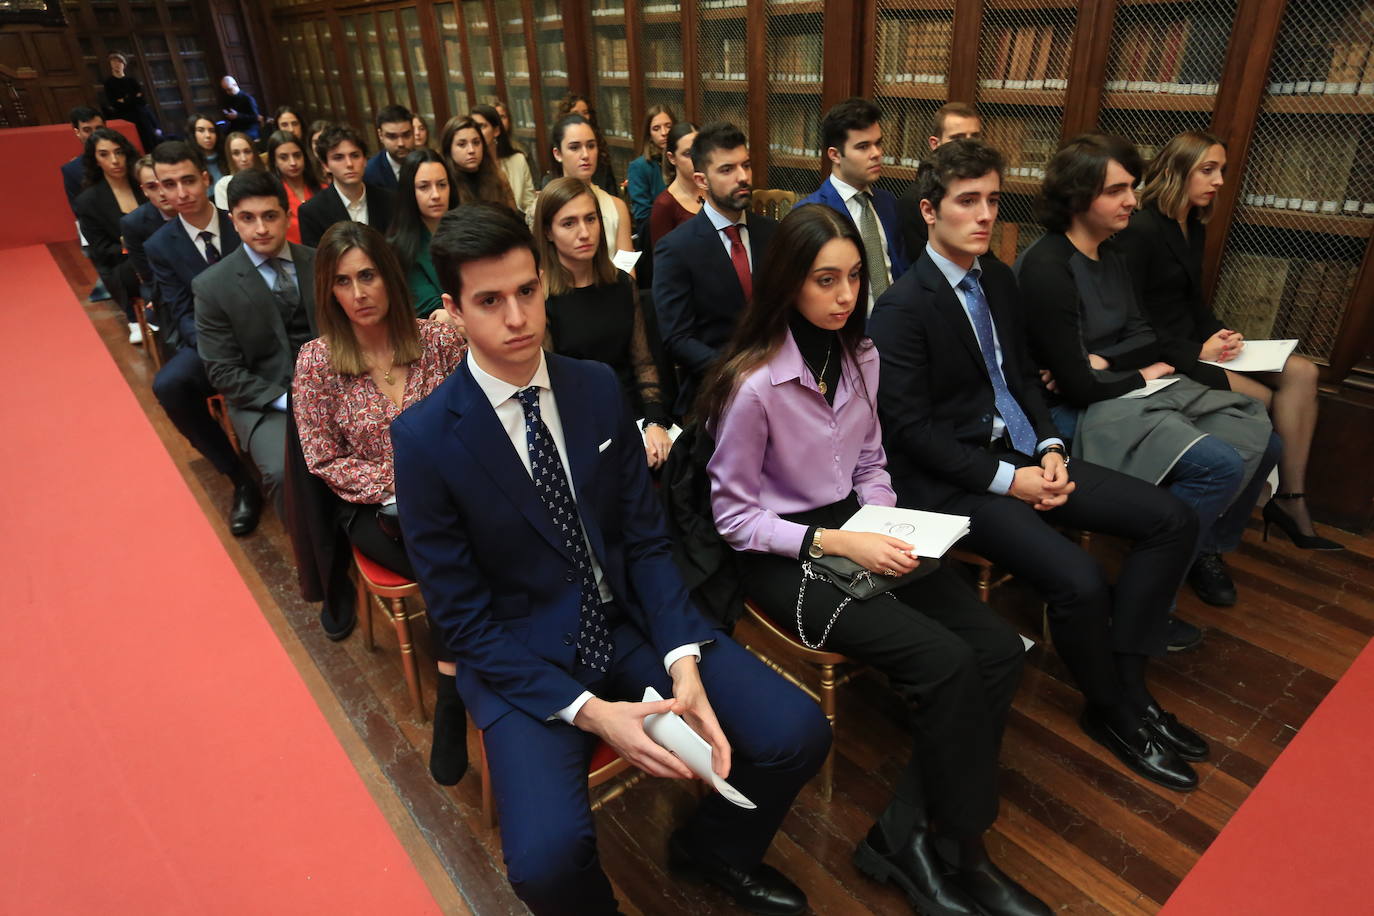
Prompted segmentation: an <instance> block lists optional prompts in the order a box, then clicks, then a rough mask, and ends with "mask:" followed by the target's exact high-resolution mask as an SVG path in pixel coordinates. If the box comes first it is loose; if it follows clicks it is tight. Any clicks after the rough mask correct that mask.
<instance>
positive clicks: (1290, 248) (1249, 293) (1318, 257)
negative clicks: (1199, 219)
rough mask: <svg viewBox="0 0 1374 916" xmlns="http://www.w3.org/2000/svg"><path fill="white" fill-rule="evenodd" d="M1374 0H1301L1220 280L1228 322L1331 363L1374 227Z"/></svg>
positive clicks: (1274, 73) (1292, 11)
mask: <svg viewBox="0 0 1374 916" xmlns="http://www.w3.org/2000/svg"><path fill="white" fill-rule="evenodd" d="M1371 38H1374V2H1371V0H1365V2H1362V3H1361V2H1355V3H1348V2H1347V3H1331V2H1327V3H1290V4H1289V5H1288V8H1287V12H1286V13H1285V14H1284V19H1283V23H1282V25H1281V26H1280V29H1279V37H1278V44H1277V47H1276V48H1275V50H1274V55H1273V57H1272V59H1271V61H1270V66H1269V85H1268V87H1267V89H1266V93H1265V98H1264V100H1263V102H1262V104H1261V108H1260V116H1259V121H1258V122H1257V124H1256V125H1255V133H1254V139H1253V141H1252V145H1251V149H1250V154H1249V159H1248V162H1247V163H1246V167H1245V174H1244V176H1243V179H1242V184H1241V189H1240V195H1239V200H1238V206H1237V210H1236V215H1235V222H1234V225H1233V229H1232V232H1231V234H1230V236H1229V237H1228V241H1227V245H1226V254H1225V257H1224V258H1223V260H1222V265H1221V275H1220V278H1219V281H1218V285H1217V294H1216V299H1215V309H1216V311H1217V313H1218V315H1219V316H1220V317H1221V319H1222V320H1223V321H1225V322H1227V323H1228V324H1233V325H1234V326H1235V327H1236V328H1237V329H1238V330H1241V331H1242V332H1244V333H1246V334H1247V335H1248V336H1251V337H1296V338H1298V339H1299V340H1300V341H1301V343H1299V344H1298V351H1299V352H1300V353H1303V354H1305V355H1307V356H1311V357H1313V358H1315V359H1318V360H1321V361H1323V362H1325V361H1327V360H1329V359H1330V356H1331V351H1332V348H1333V346H1334V345H1335V342H1336V338H1337V334H1338V333H1339V331H1340V326H1341V322H1342V319H1343V317H1344V315H1345V311H1346V308H1347V306H1348V305H1349V303H1350V299H1351V293H1352V291H1353V289H1354V285H1355V280H1356V274H1357V272H1358V270H1359V264H1360V258H1361V256H1362V254H1363V251H1364V248H1365V247H1366V245H1367V243H1368V238H1369V235H1370V231H1371V228H1374V123H1372V122H1374V119H1371V118H1370V117H1369V115H1370V114H1371V113H1374V60H1372V59H1370V55H1369V48H1370V45H1371Z"/></svg>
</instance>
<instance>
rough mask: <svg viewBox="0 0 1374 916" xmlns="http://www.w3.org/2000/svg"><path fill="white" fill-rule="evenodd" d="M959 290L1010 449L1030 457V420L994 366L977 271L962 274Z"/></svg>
mask: <svg viewBox="0 0 1374 916" xmlns="http://www.w3.org/2000/svg"><path fill="white" fill-rule="evenodd" d="M959 288H960V289H961V290H963V291H964V298H965V300H966V301H967V303H968V314H969V318H971V319H972V320H973V332H974V334H975V335H977V337H978V349H979V350H981V351H983V366H984V367H985V368H986V369H987V370H988V378H989V379H991V380H992V391H993V395H994V398H995V403H996V405H997V415H998V416H1000V417H1001V418H1002V422H1003V423H1005V424H1006V425H1007V434H1008V435H1009V436H1011V446H1012V448H1014V449H1016V450H1017V451H1018V452H1020V453H1021V454H1023V455H1034V454H1035V442H1036V439H1035V427H1033V426H1031V421H1030V418H1029V417H1027V416H1026V412H1025V411H1024V410H1022V409H1021V405H1020V404H1018V403H1016V398H1014V397H1012V396H1011V390H1010V389H1008V388H1007V380H1006V377H1005V376H1003V375H1002V367H1001V366H999V365H997V344H996V341H995V338H994V337H993V333H992V313H991V312H989V311H988V301H987V299H985V298H983V288H982V287H981V286H980V285H978V273H977V271H973V270H970V271H969V272H968V273H966V274H964V279H962V280H960V281H959Z"/></svg>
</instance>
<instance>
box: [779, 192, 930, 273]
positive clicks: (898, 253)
mask: <svg viewBox="0 0 1374 916" xmlns="http://www.w3.org/2000/svg"><path fill="white" fill-rule="evenodd" d="M806 204H825V205H826V206H827V207H829V208H830V209H832V210H837V211H839V212H840V213H841V214H843V215H844V216H848V217H849V221H850V222H851V223H852V222H853V221H854V218H853V217H852V216H849V208H847V207H846V206H845V205H844V200H843V198H841V197H840V192H839V191H836V190H835V186H834V185H833V184H831V183H830V179H829V178H828V177H827V178H826V179H825V181H822V182H821V186H820V187H819V188H817V189H816V191H815V193H813V194H812V195H811V196H809V197H803V198H802V199H801V200H799V201H797V206H798V207H802V206H805V205H806ZM873 209H874V211H875V212H876V213H877V214H878V222H880V223H882V225H883V233H884V234H885V235H886V236H887V261H888V264H889V265H891V267H892V282H894V283H895V282H897V279H898V278H899V277H900V276H901V275H902V274H904V273H906V271H907V268H908V267H910V266H911V263H910V262H909V261H908V260H907V253H906V245H905V243H904V242H903V241H902V227H901V224H900V221H899V220H898V219H897V198H895V197H893V196H892V192H891V191H884V190H883V189H882V188H874V189H873ZM854 228H856V229H857V228H858V227H857V226H855V227H854Z"/></svg>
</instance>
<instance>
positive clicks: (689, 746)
mask: <svg viewBox="0 0 1374 916" xmlns="http://www.w3.org/2000/svg"><path fill="white" fill-rule="evenodd" d="M661 699H663V697H661V696H659V695H658V691H657V690H655V689H654V688H652V687H645V688H644V702H645V703H657V702H658V701H659V700H661ZM644 731H645V733H646V734H648V736H649V737H650V738H652V739H653V741H654V743H655V744H657V745H658V746H659V747H661V748H663V749H664V750H666V751H667V752H668V753H670V754H672V755H673V756H674V757H676V758H677V759H679V760H681V761H682V762H683V763H685V764H687V769H689V770H691V771H692V772H693V773H695V774H696V775H697V776H698V777H699V778H701V779H702V780H703V781H705V782H706V783H707V784H708V785H710V786H713V787H715V790H716V791H717V792H719V793H720V794H721V795H722V796H723V797H724V798H725V799H726V800H727V801H731V802H734V803H735V804H736V805H739V806H740V807H741V808H755V807H757V805H755V804H754V803H753V802H751V801H750V800H749V799H747V798H745V797H744V796H743V795H741V794H740V793H739V791H738V790H736V789H735V787H734V786H732V785H730V784H729V783H728V782H726V781H725V780H723V779H721V778H720V777H719V776H717V775H716V774H715V772H714V771H713V770H712V769H711V745H709V744H707V743H706V739H705V738H702V737H701V736H700V735H698V734H697V733H696V732H694V731H692V727H691V726H690V725H688V724H687V723H686V722H685V721H683V718H682V716H679V715H678V714H677V713H675V712H665V713H661V714H659V715H653V716H645V717H644Z"/></svg>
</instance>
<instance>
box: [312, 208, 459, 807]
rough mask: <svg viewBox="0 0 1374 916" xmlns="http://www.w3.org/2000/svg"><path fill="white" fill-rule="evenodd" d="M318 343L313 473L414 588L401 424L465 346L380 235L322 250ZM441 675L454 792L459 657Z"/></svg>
mask: <svg viewBox="0 0 1374 916" xmlns="http://www.w3.org/2000/svg"><path fill="white" fill-rule="evenodd" d="M315 315H316V316H317V320H318V322H319V327H320V336H319V338H318V339H316V340H312V341H310V342H309V343H307V344H306V345H305V346H304V347H302V348H301V352H300V356H299V357H298V358H297V360H296V377H295V381H294V382H293V383H292V391H293V401H294V405H295V412H296V425H297V427H298V428H299V430H300V437H301V448H302V450H303V451H304V453H305V463H306V466H307V467H309V468H310V472H311V473H312V474H314V475H315V476H317V477H319V478H321V479H322V480H324V482H325V483H327V484H329V487H330V489H332V490H333V491H334V492H335V493H336V494H337V495H338V496H339V498H340V499H342V500H343V501H344V504H345V505H344V509H343V511H342V512H341V517H340V524H341V525H342V527H343V529H344V531H346V532H347V534H348V538H349V540H350V541H351V542H352V543H353V545H354V546H355V547H357V548H358V550H359V551H360V552H361V553H362V554H363V555H365V556H366V557H367V558H368V559H370V560H373V561H375V562H377V563H379V564H381V565H382V566H384V567H386V568H387V569H390V570H392V571H393V572H395V573H397V574H399V575H402V576H405V577H407V578H414V575H415V574H414V571H413V569H412V568H411V565H410V560H409V558H408V557H407V556H406V552H405V547H404V546H403V545H402V543H401V540H400V531H399V528H397V526H396V525H395V518H394V516H393V515H389V509H390V507H391V506H393V505H394V503H395V501H396V495H395V492H394V487H395V483H394V480H395V478H394V472H395V468H394V465H393V463H392V453H391V421H392V420H394V419H396V417H397V416H398V415H399V414H400V413H401V411H402V410H404V409H405V408H407V407H409V406H411V405H412V404H415V403H417V402H419V401H421V400H423V399H424V398H425V397H426V396H427V395H428V394H429V393H430V392H431V391H433V390H434V389H435V388H436V387H438V385H439V383H440V382H442V381H443V380H444V379H446V378H448V376H449V373H451V372H453V370H454V369H456V368H457V367H458V363H459V361H460V360H461V359H462V358H463V354H464V352H465V351H466V349H467V341H466V340H464V338H463V336H462V334H461V333H460V332H459V331H458V330H457V329H456V328H455V327H454V326H452V325H450V324H446V323H443V322H438V321H421V320H417V319H416V318H415V312H414V311H413V309H412V308H411V304H410V293H409V291H408V289H407V287H406V281H405V274H403V273H402V272H401V266H400V264H399V263H398V262H397V260H396V255H395V254H393V253H392V251H391V247H390V246H389V245H387V243H386V239H384V238H383V237H382V234H381V233H380V232H378V231H377V230H376V229H373V228H372V227H370V226H366V225H363V224H362V223H354V222H347V221H346V222H341V223H336V224H334V225H333V226H331V227H330V228H329V229H328V230H327V231H326V232H325V233H324V235H323V236H322V237H321V238H320V244H319V247H318V248H316V249H315ZM435 658H436V660H437V661H438V664H439V681H438V684H439V689H438V699H437V701H436V703H435V707H434V743H433V747H432V750H431V752H430V763H429V766H430V773H431V774H432V775H433V776H434V779H435V781H436V782H439V783H441V784H442V785H453V784H454V783H456V782H458V780H459V779H460V778H462V775H463V773H464V772H465V771H466V769H467V728H466V710H465V709H464V707H463V702H462V700H461V699H459V697H458V691H457V689H456V688H455V687H454V683H453V676H454V673H455V669H454V666H453V661H452V658H451V656H449V655H447V653H444V652H443V651H442V649H441V643H440V642H439V641H438V640H436V641H435Z"/></svg>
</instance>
